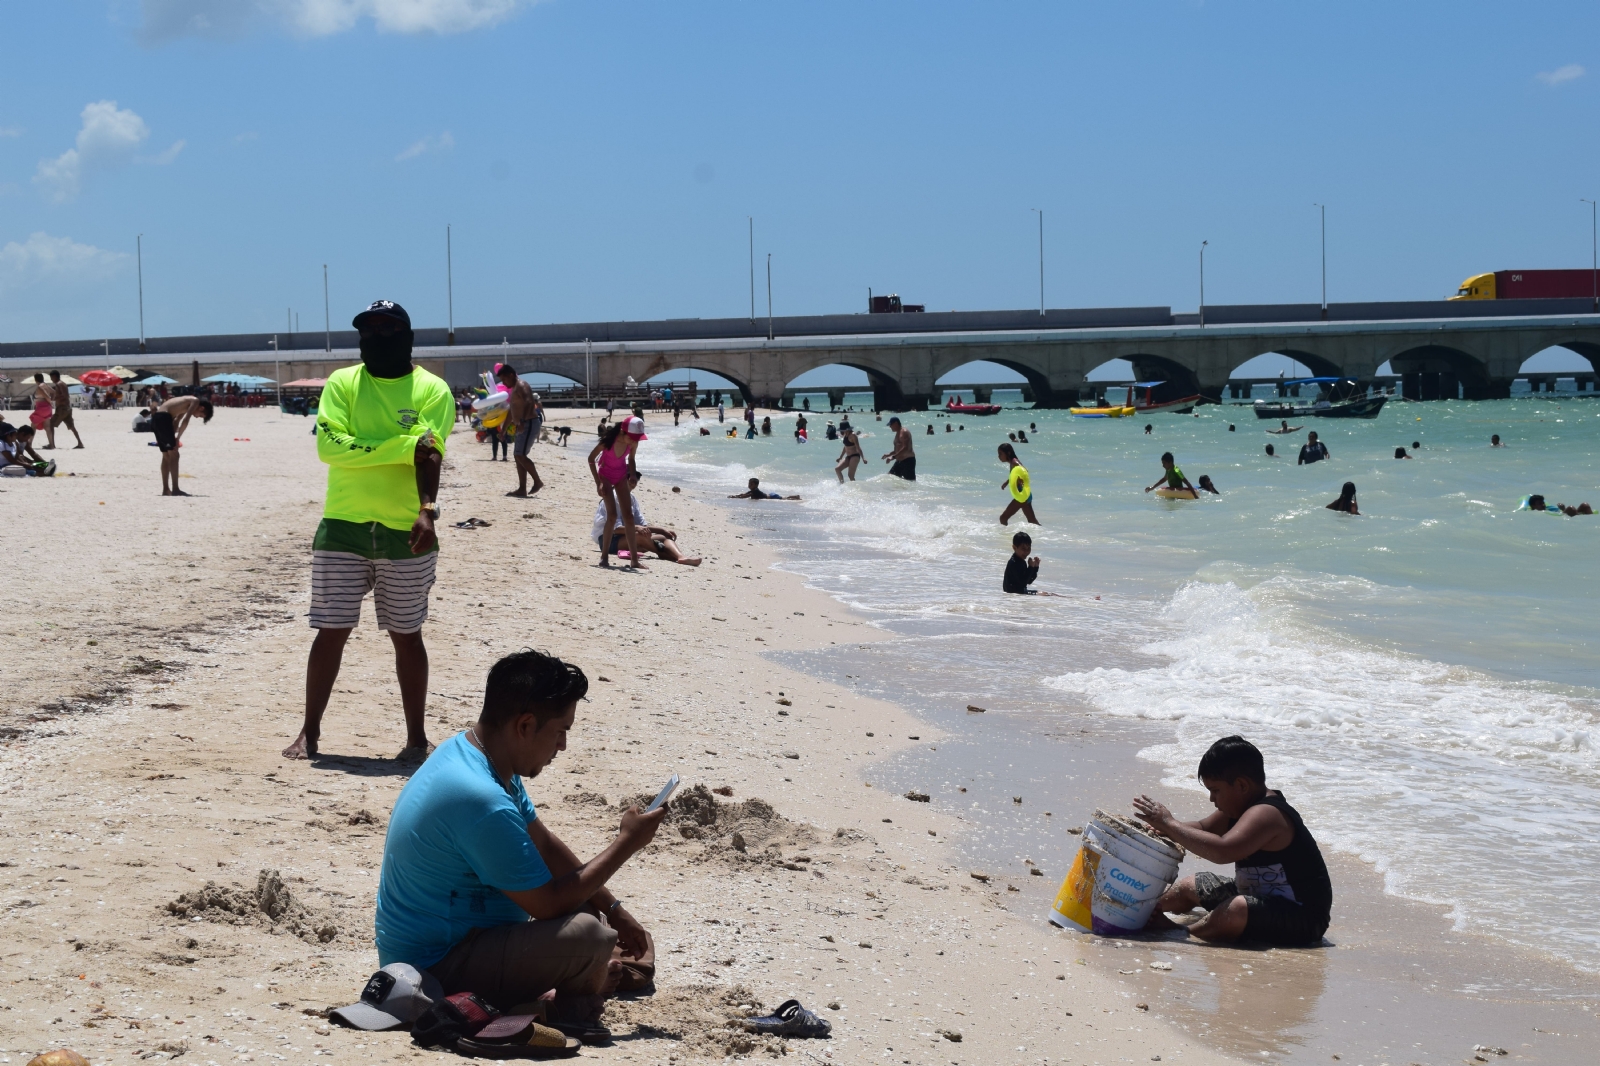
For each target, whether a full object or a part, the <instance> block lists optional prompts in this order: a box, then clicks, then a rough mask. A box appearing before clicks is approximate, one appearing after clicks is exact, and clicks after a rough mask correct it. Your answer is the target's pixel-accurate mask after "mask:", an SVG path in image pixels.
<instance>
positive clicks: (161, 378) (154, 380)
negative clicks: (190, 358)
mask: <svg viewBox="0 0 1600 1066" xmlns="http://www.w3.org/2000/svg"><path fill="white" fill-rule="evenodd" d="M177 383H178V382H177V380H176V379H175V378H169V377H167V376H166V375H165V374H151V375H150V376H149V377H147V378H140V379H139V380H138V381H135V382H134V383H133V384H135V385H137V386H138V387H140V388H143V387H144V386H146V385H176V384H177Z"/></svg>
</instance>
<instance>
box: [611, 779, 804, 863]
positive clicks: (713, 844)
mask: <svg viewBox="0 0 1600 1066" xmlns="http://www.w3.org/2000/svg"><path fill="white" fill-rule="evenodd" d="M653 798H654V797H646V798H645V799H644V803H649V802H650V800H651V799H653ZM630 802H632V801H630ZM667 825H668V826H669V827H670V829H671V830H674V831H676V834H677V835H678V836H679V837H681V838H682V839H684V840H697V841H701V842H702V843H703V845H704V847H703V848H702V850H701V852H700V854H699V855H698V856H697V857H696V861H707V860H720V861H723V862H729V863H733V864H735V865H740V864H746V863H760V864H763V865H774V866H784V867H788V868H789V869H793V870H799V869H804V868H805V867H804V865H803V864H805V863H809V862H810V861H811V860H810V858H809V857H808V856H805V855H792V854H791V855H789V856H787V857H786V856H785V854H784V852H785V849H792V848H803V847H807V846H809V845H812V844H815V843H816V842H817V834H816V831H815V830H813V829H812V828H811V827H810V826H809V825H806V824H805V823H803V822H795V821H791V820H790V819H788V818H785V817H784V816H783V815H781V814H779V813H778V812H777V811H776V810H775V809H773V806H772V804H770V803H768V802H767V801H766V800H763V799H756V798H754V797H752V798H751V799H747V800H744V801H742V802H739V803H724V802H722V801H721V800H718V799H717V798H716V796H714V795H712V793H711V790H710V789H708V788H706V786H705V785H694V786H693V787H691V788H689V789H686V790H684V791H682V792H679V793H678V795H677V796H675V797H673V800H672V809H671V811H670V812H669V813H668V815H667Z"/></svg>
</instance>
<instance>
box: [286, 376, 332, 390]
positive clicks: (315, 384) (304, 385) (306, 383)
mask: <svg viewBox="0 0 1600 1066" xmlns="http://www.w3.org/2000/svg"><path fill="white" fill-rule="evenodd" d="M327 383H328V379H327V378H296V379H295V380H293V381H286V382H284V383H283V387H284V388H286V389H320V388H322V386H324V385H326V384H327Z"/></svg>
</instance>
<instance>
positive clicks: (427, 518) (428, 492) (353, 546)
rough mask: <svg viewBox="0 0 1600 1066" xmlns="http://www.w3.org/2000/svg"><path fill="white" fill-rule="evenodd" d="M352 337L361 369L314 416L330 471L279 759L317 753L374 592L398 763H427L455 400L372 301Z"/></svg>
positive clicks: (384, 304) (400, 323) (398, 313)
mask: <svg viewBox="0 0 1600 1066" xmlns="http://www.w3.org/2000/svg"><path fill="white" fill-rule="evenodd" d="M351 324H352V325H353V326H355V328H356V330H357V331H358V332H359V333H360V335H361V365H360V366H347V367H341V368H340V369H338V370H335V371H334V372H333V374H332V375H330V376H329V378H328V384H327V385H326V386H324V387H323V390H322V401H321V404H320V405H319V407H318V410H317V457H318V458H320V459H321V460H322V461H323V462H325V463H327V464H328V496H327V501H326V502H325V503H324V505H323V509H322V524H321V525H319V526H318V527H317V536H316V539H315V540H314V541H313V542H312V555H311V626H312V628H313V629H316V630H317V638H316V640H314V641H313V642H312V644H311V655H310V659H309V661H308V662H307V663H306V718H305V724H304V725H303V726H302V727H301V729H300V735H299V736H298V737H296V738H295V741H294V743H293V744H290V745H289V746H288V747H287V748H285V749H284V751H283V755H284V757H285V758H288V759H305V758H310V757H311V756H314V755H316V754H317V741H318V739H319V738H320V737H321V735H322V714H323V712H324V711H326V710H327V708H328V697H329V696H330V695H331V694H332V692H333V683H334V681H336V680H337V679H338V677H339V664H340V662H341V660H342V659H343V658H344V646H345V642H346V641H348V640H349V639H350V631H351V630H352V629H354V628H355V627H356V623H357V622H359V621H360V620H361V601H362V600H363V599H364V598H365V597H366V594H367V593H368V592H371V593H373V606H374V607H376V608H377V615H378V628H379V629H384V630H388V633H389V639H390V640H391V641H393V642H394V656H395V672H396V674H398V675H399V679H400V702H401V705H402V706H403V707H404V708H405V716H406V746H405V750H403V751H402V752H401V753H400V755H401V757H402V758H413V759H418V760H420V759H421V758H424V757H426V755H427V753H428V736H427V733H426V731H425V729H424V726H423V710H424V708H425V705H426V701H427V695H428V649H427V648H426V647H425V646H424V645H423V643H422V623H424V622H426V621H427V620H428V593H429V591H430V590H431V589H432V588H433V572H434V563H435V562H436V561H437V560H438V557H439V542H438V538H437V537H436V536H435V534H434V529H433V523H434V519H435V518H436V517H437V516H438V512H439V509H438V506H437V505H436V504H435V503H434V500H435V498H436V496H437V494H438V491H439V468H440V465H441V464H442V463H443V461H444V442H445V438H446V437H448V436H449V435H450V430H451V428H452V427H454V425H455V421H456V405H455V397H454V396H452V395H451V393H450V387H449V386H448V385H446V384H445V383H444V381H443V380H442V379H440V378H439V377H437V376H435V375H433V374H430V373H428V372H427V371H426V370H423V369H422V368H421V367H414V366H412V365H411V346H412V342H413V334H412V332H411V316H410V315H408V314H406V309H405V308H403V307H401V306H400V305H399V304H397V303H394V302H393V301H390V300H379V301H377V302H376V303H374V304H373V305H372V306H370V307H368V308H367V309H366V310H365V311H363V312H361V313H360V314H359V315H357V316H356V317H355V319H354V321H353V322H352V323H351Z"/></svg>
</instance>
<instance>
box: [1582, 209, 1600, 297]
mask: <svg viewBox="0 0 1600 1066" xmlns="http://www.w3.org/2000/svg"><path fill="white" fill-rule="evenodd" d="M1579 202H1580V203H1585V204H1588V205H1589V287H1590V290H1591V293H1592V299H1593V300H1594V302H1593V303H1592V304H1590V307H1591V308H1592V309H1593V310H1595V311H1600V245H1597V244H1596V242H1595V232H1596V231H1595V204H1594V201H1593V200H1585V199H1582V198H1581V197H1580V198H1579Z"/></svg>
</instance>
